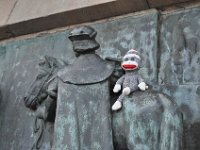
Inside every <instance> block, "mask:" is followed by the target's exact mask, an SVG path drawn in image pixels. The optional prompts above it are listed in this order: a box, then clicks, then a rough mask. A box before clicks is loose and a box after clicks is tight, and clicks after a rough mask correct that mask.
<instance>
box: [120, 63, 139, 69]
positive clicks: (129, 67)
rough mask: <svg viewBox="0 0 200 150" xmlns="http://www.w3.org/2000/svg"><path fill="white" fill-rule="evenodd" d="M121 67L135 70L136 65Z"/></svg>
mask: <svg viewBox="0 0 200 150" xmlns="http://www.w3.org/2000/svg"><path fill="white" fill-rule="evenodd" d="M122 67H123V68H125V69H136V68H137V66H136V65H131V64H124V65H122Z"/></svg>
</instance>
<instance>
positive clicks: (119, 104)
mask: <svg viewBox="0 0 200 150" xmlns="http://www.w3.org/2000/svg"><path fill="white" fill-rule="evenodd" d="M121 108H122V102H120V101H116V102H115V103H114V104H113V105H112V110H113V111H117V110H119V109H121Z"/></svg>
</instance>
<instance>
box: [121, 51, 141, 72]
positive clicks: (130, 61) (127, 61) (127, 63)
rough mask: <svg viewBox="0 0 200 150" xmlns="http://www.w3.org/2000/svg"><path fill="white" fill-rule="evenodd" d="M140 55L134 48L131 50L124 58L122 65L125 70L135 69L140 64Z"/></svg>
mask: <svg viewBox="0 0 200 150" xmlns="http://www.w3.org/2000/svg"><path fill="white" fill-rule="evenodd" d="M140 60H141V58H140V56H139V55H138V52H137V51H136V50H134V49H131V50H129V51H128V52H127V53H126V54H125V56H124V57H123V59H122V63H121V67H122V68H123V69H124V70H125V71H128V70H135V69H137V68H138V67H139V65H140Z"/></svg>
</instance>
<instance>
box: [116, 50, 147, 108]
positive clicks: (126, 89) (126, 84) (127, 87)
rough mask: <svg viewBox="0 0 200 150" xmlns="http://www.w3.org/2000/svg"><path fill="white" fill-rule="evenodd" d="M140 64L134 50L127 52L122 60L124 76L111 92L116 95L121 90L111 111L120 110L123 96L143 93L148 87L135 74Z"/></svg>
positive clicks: (139, 59)
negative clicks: (137, 92) (139, 91)
mask: <svg viewBox="0 0 200 150" xmlns="http://www.w3.org/2000/svg"><path fill="white" fill-rule="evenodd" d="M140 63H141V58H140V56H139V55H138V52H137V51H136V50H134V49H131V50H129V51H128V52H127V53H126V54H125V56H124V57H123V59H122V63H121V67H122V69H123V70H125V74H124V75H123V76H122V77H121V78H119V79H118V81H117V82H116V84H115V86H114V88H113V92H114V93H118V92H119V91H120V90H121V89H123V90H122V94H121V95H120V96H119V98H118V99H117V101H116V102H115V103H114V104H113V106H112V110H113V111H117V110H119V109H121V108H122V101H123V99H124V97H125V96H127V95H129V94H130V93H132V92H134V91H137V90H141V91H145V90H146V89H147V88H148V86H146V83H145V82H144V79H142V77H141V76H140V75H139V74H137V73H136V72H135V70H137V69H138V67H139V65H140Z"/></svg>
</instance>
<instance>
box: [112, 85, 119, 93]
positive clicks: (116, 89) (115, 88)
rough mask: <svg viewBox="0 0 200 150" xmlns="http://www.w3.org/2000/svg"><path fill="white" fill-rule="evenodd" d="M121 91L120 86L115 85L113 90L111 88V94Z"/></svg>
mask: <svg viewBox="0 0 200 150" xmlns="http://www.w3.org/2000/svg"><path fill="white" fill-rule="evenodd" d="M120 90H121V85H120V84H115V86H114V88H113V92H114V93H117V92H119V91H120Z"/></svg>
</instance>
